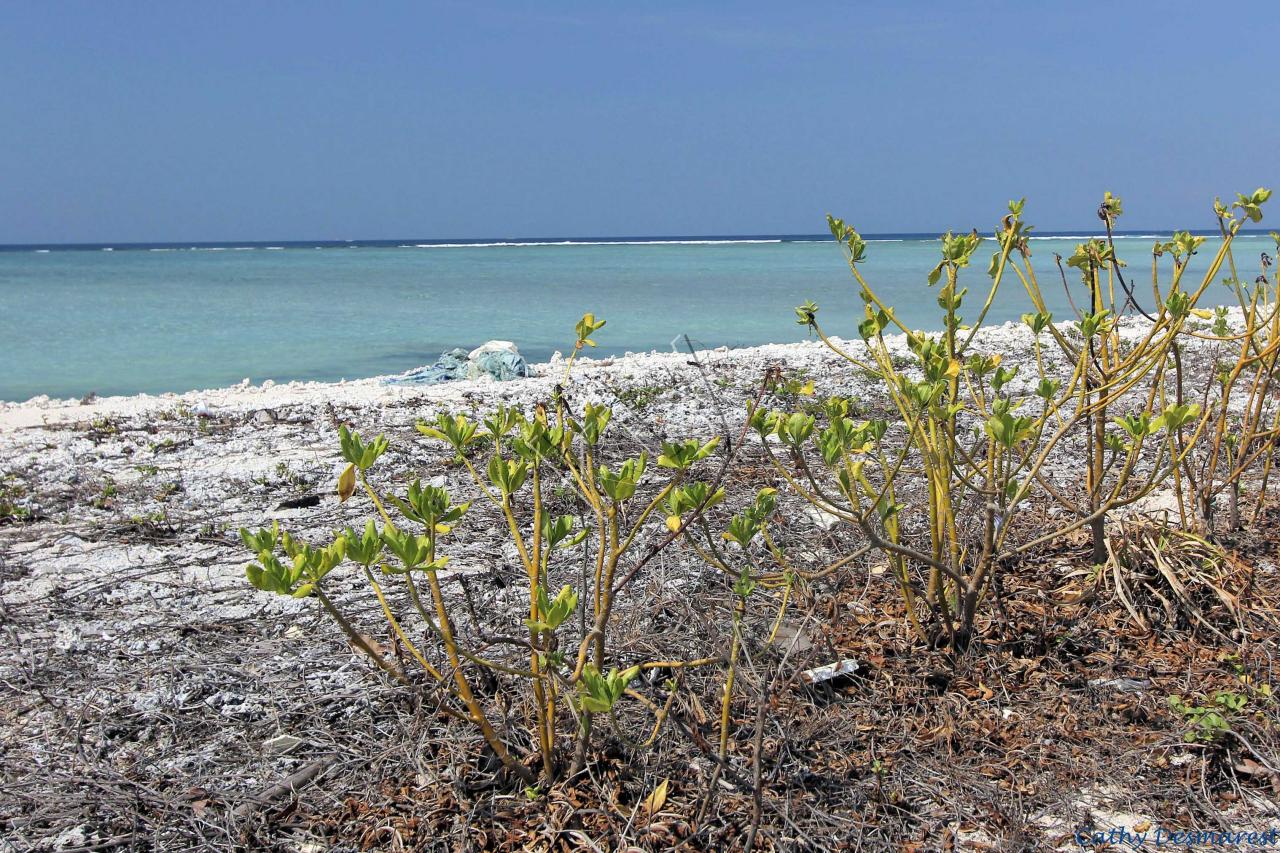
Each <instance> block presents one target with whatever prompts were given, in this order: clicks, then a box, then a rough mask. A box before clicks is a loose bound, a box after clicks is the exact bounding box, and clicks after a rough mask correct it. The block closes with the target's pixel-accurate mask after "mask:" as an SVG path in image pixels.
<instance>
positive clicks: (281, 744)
mask: <svg viewBox="0 0 1280 853" xmlns="http://www.w3.org/2000/svg"><path fill="white" fill-rule="evenodd" d="M301 744H302V738H300V737H294V736H293V735H287V734H284V735H276V736H275V737H273V738H271V739H270V740H265V741H263V742H262V749H263V750H264V751H265V752H266V753H267V754H268V755H284V754H285V753H287V752H292V751H293V750H295V749H297V748H298V747H299V746H300V745H301Z"/></svg>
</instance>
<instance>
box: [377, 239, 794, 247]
mask: <svg viewBox="0 0 1280 853" xmlns="http://www.w3.org/2000/svg"><path fill="white" fill-rule="evenodd" d="M781 242H783V240H781V239H771V240H530V241H527V242H525V241H522V242H507V241H500V242H494V243H412V244H409V243H405V244H401V246H400V248H401V249H521V248H531V247H535V246H736V245H744V244H745V245H749V244H755V243H781Z"/></svg>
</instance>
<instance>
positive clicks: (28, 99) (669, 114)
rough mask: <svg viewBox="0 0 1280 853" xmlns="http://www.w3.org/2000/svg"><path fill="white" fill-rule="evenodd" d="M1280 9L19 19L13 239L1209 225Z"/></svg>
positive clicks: (794, 8)
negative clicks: (1017, 209)
mask: <svg viewBox="0 0 1280 853" xmlns="http://www.w3.org/2000/svg"><path fill="white" fill-rule="evenodd" d="M1277 32H1280V5H1277V4H1276V3H1275V2H1274V0H1269V2H1242V3H1234V4H1222V5H1219V6H1216V7H1206V6H1204V5H1203V4H1200V3H1189V2H1161V3H1159V4H1147V3H1115V2H1111V3H1093V2H1077V3H1070V4H1048V3H1029V2H1017V3H1006V2H985V3H981V4H978V3H974V4H963V3H949V4H941V3H926V2H883V3H881V2H859V3H848V4H844V3H826V4H799V3H777V2H771V3H754V2H737V3H674V2H672V3H649V4H637V3H612V2H601V1H600V0H596V2H581V3H578V2H570V1H569V0H563V2H542V3H479V2H458V3H396V2H376V3H323V2H308V3H288V2H276V1H275V0H273V2H268V3H262V2H252V3H247V2H246V3H239V2H218V3H199V4H197V3H192V2H174V1H173V0H170V1H169V2H163V3H160V2H155V3H148V2H125V0H121V2H112V3H100V2H84V3H64V2H49V0H45V2H20V1H19V0H8V2H6V3H4V5H3V6H2V7H0V81H3V82H0V115H2V116H3V121H0V152H2V155H3V156H2V157H0V243H19V242H76V241H86V242H89V241H121V242H123V241H167V240H177V241H181V240H233V239H244V240H252V239H263V240H269V239H348V238H366V239H372V238H400V237H424V238H425V237H441V238H446V237H499V236H570V235H572V236H592V235H600V236H604V235H658V234H743V233H812V232H815V231H819V230H821V229H822V228H823V217H824V215H825V214H826V213H827V212H828V211H831V212H834V213H836V214H839V215H843V216H844V217H845V218H846V219H849V220H850V221H852V222H854V223H856V224H857V225H858V226H859V227H861V228H862V229H863V230H865V231H869V232H884V231H933V230H941V229H946V228H957V229H959V228H969V227H974V226H976V227H980V228H982V229H983V230H986V229H988V228H989V227H991V226H992V225H993V223H994V221H995V219H996V217H997V216H998V214H999V213H1000V211H1001V209H1002V208H1003V205H1004V202H1005V200H1006V199H1008V198H1010V197H1016V196H1021V195H1026V196H1028V197H1029V199H1030V203H1029V205H1028V219H1029V220H1030V221H1032V222H1034V223H1037V224H1038V225H1040V226H1041V227H1042V229H1043V228H1072V227H1084V228H1090V227H1093V225H1094V223H1095V221H1094V219H1093V216H1092V212H1093V210H1094V208H1095V207H1096V203H1097V200H1098V199H1099V197H1100V196H1101V194H1102V192H1103V190H1105V189H1110V190H1112V191H1114V192H1116V193H1118V194H1120V195H1122V196H1123V197H1124V198H1125V201H1126V213H1127V216H1126V220H1127V221H1126V222H1124V224H1125V225H1126V226H1127V227H1131V228H1155V227H1169V226H1182V227H1185V226H1189V227H1207V226H1209V225H1210V224H1211V220H1210V217H1209V213H1208V211H1209V204H1210V203H1211V201H1212V198H1213V196H1214V195H1224V196H1225V195H1229V194H1230V193H1233V192H1235V191H1238V190H1251V189H1253V188H1254V187H1255V186H1258V185H1272V184H1275V183H1278V181H1277V178H1278V177H1280V175H1277V171H1278V168H1277V163H1278V162H1280V158H1277V156H1276V153H1277V151H1280V117H1278V113H1277V105H1276V88H1275V84H1276V82H1277V73H1278V72H1277V70H1276V69H1277V67H1278V66H1277V65H1276V54H1275V49H1274V48H1275V44H1274V42H1275V34H1276V33H1277Z"/></svg>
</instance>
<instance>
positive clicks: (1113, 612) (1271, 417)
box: [0, 190, 1280, 851]
mask: <svg viewBox="0 0 1280 853" xmlns="http://www.w3.org/2000/svg"><path fill="white" fill-rule="evenodd" d="M1267 196H1268V193H1267V192H1266V191H1265V190H1259V191H1257V192H1254V193H1251V194H1248V195H1243V196H1240V197H1238V198H1237V199H1236V200H1235V202H1233V203H1230V204H1226V203H1223V204H1218V205H1216V206H1215V208H1214V211H1213V216H1214V219H1215V220H1216V222H1217V225H1218V233H1217V235H1216V237H1215V236H1213V235H1210V236H1208V237H1203V236H1201V235H1198V234H1192V233H1187V232H1181V233H1177V234H1174V235H1172V237H1171V238H1169V239H1161V240H1158V241H1154V244H1145V243H1144V242H1143V241H1142V240H1139V239H1136V238H1132V237H1130V238H1128V239H1122V238H1121V236H1119V235H1118V234H1117V233H1116V229H1117V228H1118V227H1119V226H1118V225H1117V222H1123V221H1124V220H1123V216H1124V209H1123V205H1122V203H1121V201H1120V199H1118V198H1116V197H1114V196H1111V195H1107V196H1104V197H1103V199H1102V200H1101V203H1100V205H1099V207H1098V209H1097V215H1098V217H1099V219H1098V221H1099V229H1098V234H1099V236H1098V237H1097V238H1093V239H1082V240H1081V241H1080V244H1079V246H1078V247H1077V248H1076V250H1075V251H1074V252H1066V251H1064V252H1063V253H1062V257H1056V256H1055V255H1054V254H1053V253H1052V252H1049V251H1046V250H1045V247H1046V246H1052V245H1060V244H1053V243H1048V244H1046V243H1041V242H1037V241H1036V239H1035V233H1034V231H1033V230H1032V228H1031V226H1030V224H1028V222H1027V220H1026V219H1025V218H1024V217H1025V216H1027V215H1028V214H1027V211H1029V210H1030V207H1029V206H1028V205H1025V204H1024V203H1023V202H1021V201H1018V202H1015V203H1013V204H1011V205H1010V206H1009V208H1008V210H1006V211H1003V212H1002V214H1001V217H1000V218H999V219H998V220H997V221H996V224H995V227H994V228H993V229H992V231H991V233H990V234H989V235H985V236H982V237H980V236H979V235H977V234H975V233H972V232H969V233H961V234H955V233H952V234H947V235H945V236H943V238H942V239H941V240H940V241H939V243H938V244H937V245H938V249H939V254H938V256H937V260H936V262H931V263H930V264H928V265H926V267H925V268H924V269H921V270H920V281H919V291H918V294H919V295H920V296H922V297H923V296H927V297H928V299H931V300H934V301H933V302H930V303H929V304H930V305H933V304H936V306H937V319H936V321H934V322H932V323H928V324H926V325H928V326H930V327H931V330H930V331H927V332H922V331H919V330H917V329H916V328H914V327H913V326H914V323H907V322H905V321H903V320H902V316H903V315H901V314H899V313H898V312H896V311H895V307H894V305H893V300H891V299H889V298H888V297H887V296H886V295H885V294H886V292H885V291H881V290H878V289H877V282H876V276H875V274H874V270H875V260H876V259H875V257H874V252H875V251H876V244H875V243H874V242H871V241H869V240H865V239H864V238H863V237H862V236H861V235H860V234H859V232H858V231H857V230H856V229H854V228H852V227H851V226H850V225H849V224H848V223H845V222H842V221H841V220H839V219H835V218H833V219H832V220H831V221H830V226H831V231H832V234H833V235H834V237H835V238H836V240H837V243H836V245H837V246H839V247H840V251H842V252H843V253H844V255H845V259H846V260H847V261H848V264H849V270H850V275H851V276H852V287H853V288H855V291H856V292H857V293H858V294H860V295H861V304H860V306H859V310H858V313H857V315H856V316H848V315H847V314H846V315H845V316H834V315H835V312H834V311H833V310H832V306H831V305H830V304H825V305H823V306H821V307H819V306H817V305H814V304H812V303H804V304H802V305H800V306H799V307H798V308H797V312H796V315H795V318H796V319H797V320H798V321H799V323H800V326H798V327H796V328H803V329H804V330H805V333H806V334H810V333H811V334H812V336H813V338H814V339H813V340H811V341H808V342H803V343H795V344H786V345H769V346H763V347H758V348H751V349H741V350H727V351H723V352H721V351H698V352H694V351H690V352H687V353H642V354H638V355H632V356H627V357H620V358H616V359H588V358H584V355H585V354H586V353H589V352H591V351H592V349H593V346H594V344H595V343H596V341H597V340H598V339H600V340H602V341H603V342H607V340H608V338H607V336H608V335H609V333H610V332H612V331H613V327H612V326H606V325H605V324H604V321H603V320H602V319H599V318H597V317H594V316H592V315H587V316H585V317H583V318H582V320H581V322H580V323H579V324H578V325H577V328H576V329H575V330H574V331H573V334H572V339H571V342H572V344H573V345H572V347H569V348H566V351H567V352H568V356H567V358H563V357H562V358H558V359H557V360H555V361H553V362H551V363H549V364H547V365H544V366H542V367H541V368H540V369H539V371H538V372H537V373H538V375H534V376H531V377H529V378H526V379H521V380H519V381H513V382H502V383H498V382H482V383H469V382H457V383H443V384H441V385H437V386H431V387H410V386H392V385H386V384H383V383H381V382H378V381H374V380H362V381H356V382H351V383H347V384H344V385H320V384H296V385H272V386H271V387H267V386H263V387H261V388H258V387H250V386H240V387H237V388H229V389H224V390H222V391H210V392H204V393H202V395H201V397H202V398H207V399H201V400H200V401H199V407H198V408H197V406H196V403H197V400H196V399H195V398H194V396H193V397H192V398H190V399H189V400H181V401H175V400H173V399H151V400H147V399H145V398H132V399H125V400H120V399H117V400H114V401H89V402H87V403H84V404H75V403H72V404H69V405H65V406H61V407H55V406H53V405H52V404H50V405H49V406H47V407H41V408H37V409H27V408H15V409H14V410H13V411H14V412H15V413H18V414H21V415H22V416H23V418H24V419H25V420H24V423H27V424H29V426H25V427H21V428H15V429H6V430H4V431H0V450H3V456H4V459H5V464H4V467H3V470H0V608H2V609H0V615H2V616H3V618H2V619H0V632H2V633H0V635H2V636H3V637H4V638H5V640H6V642H5V644H4V646H3V648H2V649H0V694H3V697H4V701H0V706H2V707H3V708H4V710H3V712H2V713H0V742H3V743H4V748H3V749H0V775H2V776H3V778H4V779H5V782H6V789H7V794H8V796H7V797H6V798H0V846H3V844H4V842H5V841H7V840H8V839H7V838H6V837H5V836H4V835H3V833H8V834H9V837H12V838H16V839H20V840H21V841H23V842H31V843H29V844H28V845H27V846H31V847H34V848H38V849H93V848H105V847H112V846H115V847H118V848H124V849H128V848H130V847H138V848H142V847H149V848H151V849H165V850H195V849H207V848H210V847H213V848H218V849H227V848H246V849H257V848H264V849H297V850H308V851H312V850H320V849H335V850H361V849H405V850H432V849H577V848H583V847H586V848H590V847H592V846H593V845H594V846H595V847H596V848H598V849H637V848H638V849H671V848H677V847H678V848H681V849H740V848H750V849H755V850H767V849H842V848H843V849H858V848H861V849H919V850H937V849H956V850H962V849H1046V848H1056V849H1069V848H1073V847H1074V848H1078V847H1079V846H1080V845H1081V844H1083V843H1085V842H1089V843H1099V844H1100V843H1102V842H1097V841H1095V839H1098V838H1107V837H1113V836H1108V833H1111V832H1113V831H1114V830H1116V829H1118V828H1120V827H1123V828H1125V829H1126V831H1130V832H1142V831H1143V830H1141V829H1139V827H1141V826H1146V825H1148V824H1150V826H1151V827H1152V829H1151V831H1152V832H1153V833H1154V832H1157V831H1164V832H1174V831H1182V830H1205V829H1207V828H1210V827H1221V828H1226V829H1230V830H1232V831H1237V830H1245V829H1254V828H1258V829H1265V828H1267V827H1268V826H1269V824H1270V822H1271V820H1272V815H1274V814H1275V813H1276V812H1275V809H1276V808H1277V806H1276V802H1277V796H1278V792H1280V704H1278V703H1277V702H1276V700H1275V698H1274V694H1273V690H1274V689H1275V686H1276V683H1277V675H1276V672H1275V668H1274V648H1275V642H1276V638H1277V635H1278V630H1277V628H1278V627H1280V623H1277V620H1276V613H1277V612H1280V611H1278V608H1280V596H1278V595H1277V589H1278V588H1280V587H1278V586H1277V584H1278V583H1280V537H1277V536H1276V534H1275V530H1276V521H1277V518H1280V501H1277V496H1276V480H1277V475H1276V473H1275V472H1274V470H1273V469H1274V467H1275V459H1276V452H1277V449H1278V448H1277V446H1276V445H1277V441H1278V440H1280V379H1278V378H1277V368H1278V367H1280V364H1278V363H1277V358H1278V357H1280V294H1278V292H1277V284H1276V280H1275V270H1274V267H1273V262H1272V258H1271V255H1272V254H1274V252H1273V251H1272V250H1271V249H1270V248H1268V249H1267V253H1266V254H1262V255H1261V256H1260V255H1259V254H1258V252H1256V251H1255V250H1254V249H1252V248H1251V249H1250V250H1249V251H1248V253H1247V254H1248V257H1246V256H1245V252H1244V251H1243V250H1242V249H1241V248H1240V247H1241V246H1242V245H1244V244H1242V243H1241V242H1240V240H1239V239H1237V238H1238V237H1239V235H1240V234H1241V233H1242V229H1245V228H1249V229H1252V228H1253V226H1254V225H1255V224H1256V223H1257V221H1258V220H1259V219H1260V217H1261V215H1262V212H1263V210H1264V209H1265V208H1266V206H1267V204H1268V199H1267ZM1278 239H1280V238H1278ZM1259 242H1260V241H1259V239H1258V237H1257V236H1256V235H1254V236H1251V237H1250V242H1249V243H1248V244H1247V245H1250V246H1257V245H1258V243H1259ZM1126 247H1129V248H1128V251H1129V254H1128V256H1122V254H1121V250H1123V249H1125V248H1126ZM1134 247H1141V249H1140V250H1135V248H1134ZM828 248H829V249H831V250H832V252H833V255H834V253H835V250H834V248H833V247H830V246H828ZM1148 249H1149V251H1148ZM836 263H837V264H838V260H837V261H836ZM913 295H916V294H914V293H913ZM803 296H804V294H797V300H796V301H799V300H800V299H801V298H803ZM897 298H898V299H899V300H900V299H901V297H897ZM1013 298H1016V299H1018V300H1020V302H1022V303H1025V306H1026V307H1025V308H1018V309H1017V311H1018V312H1019V313H1021V312H1023V311H1025V316H1022V317H1021V319H1019V320H1017V321H1013V322H1009V323H1003V324H996V323H994V322H991V321H989V319H988V318H989V317H990V316H994V315H995V314H996V311H995V310H994V306H1006V305H1007V304H1008V302H1007V300H1010V299H1013ZM921 301H923V300H921ZM1064 306H1069V307H1067V308H1066V309H1065V310H1064ZM1006 316H1007V315H1006ZM784 319H789V318H784ZM690 349H692V348H690ZM237 532H238V535H237ZM246 574H247V576H248V578H247V579H248V581H249V582H248V583H246ZM86 788H92V790H93V791H94V792H95V796H94V797H92V798H86V797H85V796H84V794H83V792H84V790H85V789H86ZM1082 838H1083V839H1085V841H1083V842H1082V841H1081V840H1080V839H1082ZM33 839H34V841H32V840H33ZM16 849H26V848H25V847H24V846H23V845H22V844H19V845H18V847H17V848H16Z"/></svg>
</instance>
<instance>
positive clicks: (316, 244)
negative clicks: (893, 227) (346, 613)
mask: <svg viewBox="0 0 1280 853" xmlns="http://www.w3.org/2000/svg"><path fill="white" fill-rule="evenodd" d="M1187 230H1189V231H1190V232H1191V233H1192V234H1198V235H1203V236H1206V237H1216V236H1218V232H1217V231H1216V230H1213V229H1196V228H1192V229H1185V228H1150V229H1133V230H1126V231H1116V232H1115V233H1114V235H1113V236H1114V237H1115V238H1116V239H1120V240H1136V239H1150V240H1158V239H1163V238H1166V237H1169V236H1171V235H1172V234H1173V233H1174V231H1187ZM939 233H940V232H936V231H902V232H895V231H886V232H880V233H867V234H864V235H863V236H864V238H865V239H866V240H867V241H868V242H872V243H875V242H914V241H929V240H937V239H938V236H939ZM1268 233H1269V232H1268V230H1267V229H1265V228H1259V229H1244V230H1241V231H1240V236H1243V237H1249V236H1253V237H1259V236H1266V235H1267V234H1268ZM1103 236H1105V235H1104V234H1101V233H1099V231H1098V229H1096V228H1093V229H1074V230H1073V229H1068V230H1063V231H1044V232H1040V233H1037V234H1035V235H1033V236H1032V237H1031V239H1033V240H1084V239H1091V238H1100V237H1103ZM829 242H832V239H831V235H830V234H824V233H815V234H672V235H619V236H604V237H580V236H568V237H566V236H560V237H541V236H538V237H456V238H447V237H442V238H417V237H415V238H402V239H359V240H183V241H165V242H135V241H127V240H126V241H105V242H86V243H0V252H38V253H49V254H52V253H54V252H106V251H112V252H116V251H119V252H138V251H150V252H166V251H175V252H177V251H250V250H267V251H285V250H290V249H433V248H439V249H482V248H543V247H553V246H577V247H587V246H662V245H671V246H704V245H705V246H714V245H744V244H753V243H756V244H779V243H829Z"/></svg>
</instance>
